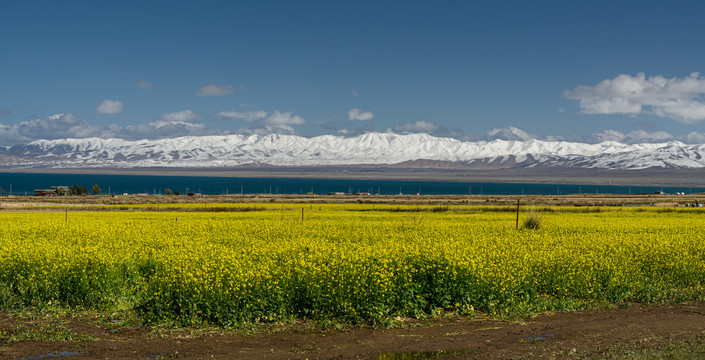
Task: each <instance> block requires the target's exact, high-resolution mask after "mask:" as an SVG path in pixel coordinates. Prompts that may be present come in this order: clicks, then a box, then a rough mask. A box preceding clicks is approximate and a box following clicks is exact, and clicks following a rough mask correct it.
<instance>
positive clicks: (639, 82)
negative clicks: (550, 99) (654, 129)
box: [563, 73, 705, 124]
mask: <svg viewBox="0 0 705 360" xmlns="http://www.w3.org/2000/svg"><path fill="white" fill-rule="evenodd" d="M563 95H564V96H565V97H567V98H569V99H574V100H579V101H580V109H581V112H583V113H585V114H628V115H638V114H655V115H657V116H660V117H663V118H668V119H673V120H676V121H679V122H682V123H686V124H694V123H697V122H700V121H703V120H705V102H704V99H703V95H705V77H701V76H700V74H699V73H692V74H690V75H689V76H687V77H685V78H682V79H680V78H670V79H667V78H664V77H663V76H661V75H656V76H651V77H648V78H647V77H646V75H644V74H643V73H638V74H637V75H636V76H631V75H625V74H621V75H619V76H617V77H615V78H614V79H606V80H603V81H602V82H600V83H599V84H597V85H595V86H584V85H582V86H579V87H577V88H575V89H573V90H566V91H564V92H563Z"/></svg>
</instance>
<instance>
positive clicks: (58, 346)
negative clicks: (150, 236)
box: [0, 303, 705, 359]
mask: <svg viewBox="0 0 705 360" xmlns="http://www.w3.org/2000/svg"><path fill="white" fill-rule="evenodd" d="M47 321H48V320H46V319H44V320H28V319H26V318H18V317H14V316H11V315H9V314H7V313H2V314H0V328H2V334H3V341H4V343H3V344H2V347H1V348H0V357H1V358H3V359H23V358H25V359H40V358H61V359H166V358H184V359H205V358H218V359H421V358H423V359H445V358H452V359H488V358H489V359H520V358H521V359H542V358H543V359H548V358H573V356H574V355H575V354H581V356H597V357H600V354H602V353H603V352H604V351H606V350H609V349H611V348H615V347H618V346H621V345H624V344H628V345H631V346H637V347H638V346H641V345H644V346H647V345H648V346H653V345H658V343H664V344H668V343H671V342H680V341H691V340H694V339H696V338H701V337H702V335H703V333H704V332H705V304H704V303H693V304H678V305H669V306H657V307H649V306H642V305H638V304H635V305H628V306H621V307H618V308H615V309H600V310H592V311H584V312H566V313H555V314H542V315H539V316H536V317H534V318H531V319H526V320H524V321H523V322H510V321H501V320H487V319H470V318H461V317H447V318H441V319H438V320H434V321H433V322H431V323H426V324H407V325H406V326H404V327H403V328H391V329H387V328H370V327H362V328H357V327H353V328H348V329H345V330H335V329H333V330H322V329H321V328H319V327H316V326H311V325H310V324H295V325H289V326H286V327H283V328H279V329H276V330H267V331H259V332H257V333H255V334H249V335H247V334H244V335H243V334H241V333H240V334H239V333H234V332H227V331H221V330H212V329H207V330H203V329H201V330H199V329H195V330H173V331H157V330H155V329H152V328H150V327H124V326H122V327H111V326H109V325H105V324H104V323H100V322H98V321H92V320H90V319H88V320H71V319H63V320H61V321H60V323H61V328H65V329H68V330H69V332H70V333H72V334H73V339H74V340H66V338H64V340H60V341H50V340H51V334H50V333H51V331H45V335H44V337H43V338H42V337H40V338H41V340H29V339H10V337H8V335H7V334H9V333H11V332H12V331H16V329H18V328H24V329H39V328H42V327H41V326H38V325H37V324H38V323H39V324H40V325H42V324H43V325H42V326H44V328H48V327H49V324H48V323H47ZM54 321H55V320H54ZM20 324H22V325H20ZM12 329H15V330H12ZM47 334H48V335H47ZM419 352H430V353H434V354H435V355H429V354H427V355H426V356H425V357H421V356H420V355H418V353H419Z"/></svg>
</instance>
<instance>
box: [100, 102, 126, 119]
mask: <svg viewBox="0 0 705 360" xmlns="http://www.w3.org/2000/svg"><path fill="white" fill-rule="evenodd" d="M122 108H123V106H122V101H119V100H103V102H102V103H100V105H98V107H97V108H96V110H97V111H98V113H99V114H110V115H114V114H119V113H120V112H121V111H122Z"/></svg>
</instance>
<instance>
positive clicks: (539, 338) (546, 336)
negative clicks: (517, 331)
mask: <svg viewBox="0 0 705 360" xmlns="http://www.w3.org/2000/svg"><path fill="white" fill-rule="evenodd" d="M555 336H556V334H544V335H539V336H529V337H528V338H525V339H521V340H519V342H536V341H543V340H548V339H551V338H553V337H555Z"/></svg>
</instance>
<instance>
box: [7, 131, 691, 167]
mask: <svg viewBox="0 0 705 360" xmlns="http://www.w3.org/2000/svg"><path fill="white" fill-rule="evenodd" d="M439 162H440V163H444V164H446V165H445V166H450V167H453V166H460V167H464V168H473V167H478V168H522V167H570V168H594V169H648V168H705V145H702V144H696V145H690V144H684V143H682V142H678V141H671V142H664V143H642V144H623V143H619V142H615V141H605V142H601V143H597V144H587V143H579V142H569V141H546V140H536V139H530V140H502V139H495V140H491V141H475V142H464V141H460V140H457V139H453V138H444V137H435V136H431V135H428V134H423V133H419V134H395V133H366V134H362V135H358V136H355V137H342V136H334V135H322V136H316V137H310V138H308V137H303V136H297V135H281V134H269V135H247V136H246V135H209V136H185V137H178V138H168V139H158V140H146V139H145V140H123V139H118V138H111V139H102V138H84V139H76V138H68V139H58V140H35V141H32V142H29V143H25V144H19V145H14V146H9V147H3V148H0V164H1V165H0V167H4V168H14V167H16V168H34V167H39V168H41V167H51V168H75V167H89V168H90V167H116V168H129V167H167V168H172V167H185V168H200V167H216V168H217V167H238V166H258V165H263V166H264V165H266V166H338V165H386V166H390V167H401V166H406V167H413V166H418V167H433V166H439V165H438V164H439Z"/></svg>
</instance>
